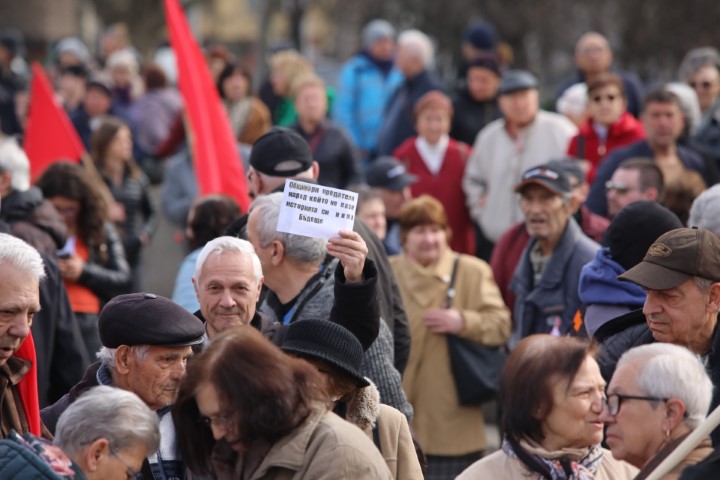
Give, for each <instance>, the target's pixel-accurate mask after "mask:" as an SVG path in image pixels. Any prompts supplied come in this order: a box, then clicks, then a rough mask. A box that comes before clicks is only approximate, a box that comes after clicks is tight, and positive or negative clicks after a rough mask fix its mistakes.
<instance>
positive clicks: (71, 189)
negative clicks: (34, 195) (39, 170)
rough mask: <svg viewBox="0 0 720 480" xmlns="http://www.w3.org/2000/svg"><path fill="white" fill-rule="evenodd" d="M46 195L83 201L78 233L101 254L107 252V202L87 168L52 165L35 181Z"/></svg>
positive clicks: (79, 215) (73, 164)
mask: <svg viewBox="0 0 720 480" xmlns="http://www.w3.org/2000/svg"><path fill="white" fill-rule="evenodd" d="M35 186H37V187H38V188H39V189H40V190H42V193H43V196H44V197H45V198H52V197H65V198H69V199H70V200H75V201H76V202H79V203H80V212H79V213H78V216H77V230H78V235H79V236H80V237H81V238H82V239H83V240H84V241H85V243H86V244H87V245H88V247H89V248H93V249H94V250H95V251H96V252H97V253H99V254H101V256H102V255H103V254H104V253H105V252H104V251H103V246H104V245H105V241H106V238H105V230H104V228H103V224H104V223H105V221H106V220H107V204H106V202H105V199H104V198H103V196H102V194H101V193H100V191H99V190H98V189H97V187H96V186H95V184H94V183H93V181H92V179H91V177H90V175H89V174H88V172H87V170H85V168H83V167H82V166H81V165H79V164H77V163H70V162H58V163H54V164H52V165H51V166H50V167H48V168H47V170H45V171H44V172H43V174H42V175H41V176H40V178H38V180H37V182H35Z"/></svg>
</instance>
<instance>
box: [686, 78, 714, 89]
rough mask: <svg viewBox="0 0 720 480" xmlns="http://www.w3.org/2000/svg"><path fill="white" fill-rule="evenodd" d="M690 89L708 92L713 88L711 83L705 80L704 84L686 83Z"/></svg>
mask: <svg viewBox="0 0 720 480" xmlns="http://www.w3.org/2000/svg"><path fill="white" fill-rule="evenodd" d="M688 85H690V86H691V87H692V88H696V89H697V88H702V89H703V90H710V87H712V86H713V84H712V82H710V81H707V80H705V81H704V82H688Z"/></svg>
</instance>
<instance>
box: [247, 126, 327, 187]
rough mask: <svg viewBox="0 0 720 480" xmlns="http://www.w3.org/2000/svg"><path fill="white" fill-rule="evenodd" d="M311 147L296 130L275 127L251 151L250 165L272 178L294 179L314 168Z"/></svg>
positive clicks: (259, 139)
mask: <svg viewBox="0 0 720 480" xmlns="http://www.w3.org/2000/svg"><path fill="white" fill-rule="evenodd" d="M312 164H313V156H312V152H311V151H310V145H308V143H307V142H306V141H305V139H304V138H302V137H301V136H300V134H298V133H297V132H295V131H294V130H291V129H289V128H283V127H273V128H271V129H270V130H268V132H267V133H265V134H264V135H263V136H261V137H260V138H258V139H257V140H256V141H255V143H254V144H253V146H252V150H251V151H250V165H251V166H252V167H253V168H254V169H255V170H257V171H258V172H260V173H263V174H265V175H270V176H271V177H293V176H295V175H297V174H298V173H302V172H304V171H306V170H307V169H308V168H310V167H312Z"/></svg>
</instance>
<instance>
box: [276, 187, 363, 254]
mask: <svg viewBox="0 0 720 480" xmlns="http://www.w3.org/2000/svg"><path fill="white" fill-rule="evenodd" d="M356 207H357V193H354V192H349V191H347V190H340V189H337V188H331V187H323V186H322V185H315V184H312V183H305V182H299V181H297V180H291V179H287V180H285V191H284V192H283V197H282V204H281V207H280V217H279V218H278V224H277V231H278V232H286V233H294V234H296V235H304V236H306V237H315V238H324V239H326V240H327V239H329V238H330V237H335V236H337V234H338V231H340V230H341V229H342V230H352V229H353V223H354V221H355V208H356Z"/></svg>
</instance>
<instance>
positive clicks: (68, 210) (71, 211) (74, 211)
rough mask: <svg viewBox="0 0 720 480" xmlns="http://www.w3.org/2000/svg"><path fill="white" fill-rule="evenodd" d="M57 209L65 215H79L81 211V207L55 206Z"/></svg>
mask: <svg viewBox="0 0 720 480" xmlns="http://www.w3.org/2000/svg"><path fill="white" fill-rule="evenodd" d="M55 210H57V212H58V213H59V214H60V215H61V216H63V217H77V215H78V214H79V213H80V209H79V208H77V207H64V208H58V207H55Z"/></svg>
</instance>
